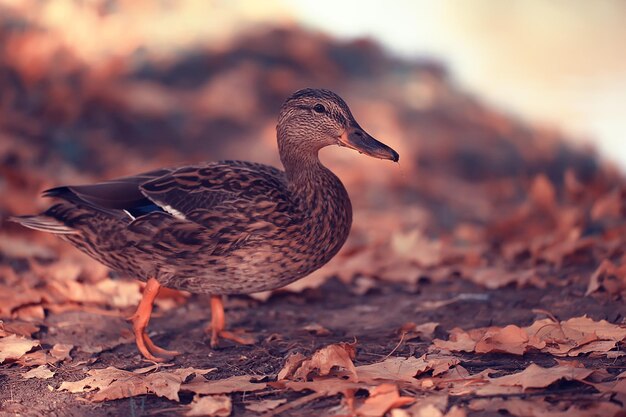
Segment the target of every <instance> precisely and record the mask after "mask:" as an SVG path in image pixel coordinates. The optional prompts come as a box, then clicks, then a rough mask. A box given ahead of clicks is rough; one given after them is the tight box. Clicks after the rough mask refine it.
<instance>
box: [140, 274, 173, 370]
mask: <svg viewBox="0 0 626 417" xmlns="http://www.w3.org/2000/svg"><path fill="white" fill-rule="evenodd" d="M160 288H161V284H159V282H158V281H157V280H156V279H154V278H150V279H149V280H148V282H147V283H146V287H145V288H144V290H143V297H142V298H141V301H140V302H139V306H138V307H137V311H135V314H133V315H132V316H131V317H129V320H131V321H132V322H133V331H134V333H135V342H136V343H137V349H139V352H141V354H142V355H143V356H144V358H146V359H148V360H151V361H153V362H165V361H166V360H169V359H172V358H173V357H174V356H176V355H178V352H176V351H173V350H166V349H163V348H160V347H158V346H157V345H155V344H154V342H152V340H150V337H149V336H148V333H147V332H146V327H148V322H149V321H150V315H151V314H152V305H153V303H154V299H155V298H156V296H157V295H158V294H159V289H160Z"/></svg>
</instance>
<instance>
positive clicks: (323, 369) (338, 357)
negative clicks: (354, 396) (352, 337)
mask: <svg viewBox="0 0 626 417" xmlns="http://www.w3.org/2000/svg"><path fill="white" fill-rule="evenodd" d="M354 346H355V345H353V344H349V343H338V344H334V345H328V346H326V347H323V348H321V349H319V350H318V351H316V352H315V353H314V354H313V356H311V359H305V360H303V361H302V362H301V363H300V364H299V365H298V366H297V367H295V366H294V363H295V359H294V360H292V361H289V360H288V361H287V363H286V364H285V367H283V370H281V372H280V373H279V379H286V378H289V379H294V380H304V381H306V380H307V379H309V377H310V375H311V374H316V375H319V376H326V375H329V374H330V372H331V370H332V369H333V368H340V369H343V370H345V371H346V372H347V376H348V379H350V380H352V381H355V380H356V379H357V375H356V369H355V367H354V363H352V359H354V355H355V348H354ZM298 360H299V359H298Z"/></svg>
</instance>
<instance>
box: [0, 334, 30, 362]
mask: <svg viewBox="0 0 626 417" xmlns="http://www.w3.org/2000/svg"><path fill="white" fill-rule="evenodd" d="M35 346H39V342H38V341H36V340H32V339H28V338H26V337H22V336H16V335H14V334H12V335H9V336H7V337H3V338H0V363H3V362H4V361H6V360H17V359H19V358H20V357H22V355H24V354H25V353H26V352H28V351H30V350H31V349H32V348H34V347H35Z"/></svg>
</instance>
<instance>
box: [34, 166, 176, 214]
mask: <svg viewBox="0 0 626 417" xmlns="http://www.w3.org/2000/svg"><path fill="white" fill-rule="evenodd" d="M168 172H170V170H167V169H160V170H155V171H150V172H146V173H143V174H139V175H135V176H131V177H124V178H118V179H114V180H110V181H105V182H100V183H96V184H89V185H71V186H64V187H57V188H52V189H49V190H46V191H44V193H43V195H44V197H54V198H61V199H63V200H66V201H69V202H72V203H75V204H82V205H87V206H89V207H91V208H93V209H96V210H98V211H101V212H105V213H108V214H112V215H115V216H121V215H123V212H121V210H126V211H128V212H129V213H131V214H132V215H133V216H134V217H137V216H139V215H142V214H146V213H149V212H151V211H155V210H161V208H160V207H158V206H157V205H155V204H154V202H153V201H151V200H150V199H148V198H146V196H145V195H144V194H143V193H142V192H141V190H140V189H139V186H140V185H141V184H142V183H145V182H147V181H150V180H153V179H155V178H158V177H160V176H163V175H165V174H167V173H168Z"/></svg>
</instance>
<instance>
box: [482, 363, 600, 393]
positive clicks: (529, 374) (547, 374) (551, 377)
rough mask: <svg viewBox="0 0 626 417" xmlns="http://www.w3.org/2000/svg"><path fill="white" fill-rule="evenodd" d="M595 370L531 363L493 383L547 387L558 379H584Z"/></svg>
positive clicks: (523, 387)
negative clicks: (548, 366) (546, 366)
mask: <svg viewBox="0 0 626 417" xmlns="http://www.w3.org/2000/svg"><path fill="white" fill-rule="evenodd" d="M593 372H594V370H593V369H586V368H577V367H574V366H562V365H561V366H559V365H557V366H553V367H552V368H542V367H541V366H539V365H536V364H534V363H531V364H530V365H529V366H528V368H526V369H524V370H523V371H521V372H517V373H514V374H511V375H505V376H502V377H499V378H494V379H493V380H492V381H493V383H495V384H497V385H501V386H520V387H522V389H523V390H526V389H528V388H545V387H547V386H549V385H551V384H553V383H555V382H556V381H558V380H561V379H566V380H568V381H583V380H585V379H586V378H587V377H588V376H589V375H591V374H592V373H593Z"/></svg>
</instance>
